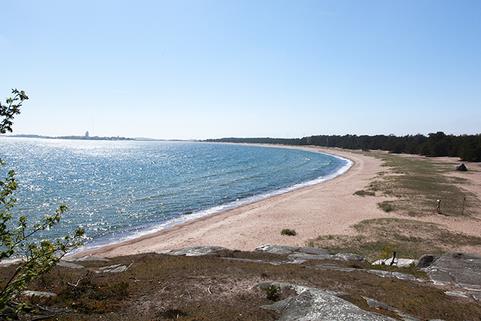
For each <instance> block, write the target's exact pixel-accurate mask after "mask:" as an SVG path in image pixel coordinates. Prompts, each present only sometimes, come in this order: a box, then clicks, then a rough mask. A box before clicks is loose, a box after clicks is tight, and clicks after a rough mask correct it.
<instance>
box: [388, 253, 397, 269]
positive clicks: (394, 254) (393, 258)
mask: <svg viewBox="0 0 481 321" xmlns="http://www.w3.org/2000/svg"><path fill="white" fill-rule="evenodd" d="M395 259H396V252H392V260H391V264H389V265H390V266H393V265H394V260H395Z"/></svg>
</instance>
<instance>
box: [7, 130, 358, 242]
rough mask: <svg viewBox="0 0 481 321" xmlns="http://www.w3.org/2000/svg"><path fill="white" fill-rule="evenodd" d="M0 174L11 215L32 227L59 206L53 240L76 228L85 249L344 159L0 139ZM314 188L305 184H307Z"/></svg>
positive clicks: (204, 147)
mask: <svg viewBox="0 0 481 321" xmlns="http://www.w3.org/2000/svg"><path fill="white" fill-rule="evenodd" d="M0 158H1V159H3V160H5V161H6V162H7V166H6V167H5V168H4V169H2V175H3V176H5V173H6V169H14V170H15V171H16V172H17V179H18V183H19V188H18V192H17V194H16V196H17V198H18V205H17V207H16V209H15V212H16V213H17V214H24V215H27V216H28V217H30V218H32V219H35V218H39V217H41V216H42V215H44V214H46V213H51V212H52V211H53V210H54V209H55V208H56V207H57V206H58V205H59V204H67V205H68V207H69V211H68V213H66V214H65V216H64V218H63V220H62V223H61V225H60V226H59V227H58V228H55V229H52V230H51V231H49V232H48V235H47V236H45V235H42V236H41V237H57V236H61V235H63V234H65V232H67V231H71V230H73V229H74V228H75V227H77V226H82V227H84V228H85V229H86V232H87V235H88V237H89V238H90V240H89V242H88V244H89V245H99V244H104V243H110V242H114V241H119V240H121V239H124V238H128V237H133V236H136V235H139V234H140V233H145V232H147V231H151V230H155V229H159V228H163V227H165V226H168V225H170V224H173V223H178V222H181V221H184V220H187V219H191V218H195V217H199V216H202V215H208V214H211V213H215V212H217V211H220V210H224V209H227V208H233V207H236V206H239V205H242V204H245V203H248V202H252V201H255V200H257V199H261V198H264V197H267V196H269V195H273V194H278V193H281V192H285V191H287V190H289V189H292V188H293V187H299V186H302V185H305V184H311V183H314V182H316V181H315V180H323V179H325V178H328V177H331V176H334V175H336V174H337V173H339V172H341V171H343V170H345V169H346V168H347V167H348V163H349V162H348V161H347V160H345V159H340V158H337V157H333V156H331V155H326V154H321V153H314V152H309V151H304V150H297V149H287V148H272V147H260V146H248V145H234V144H214V143H195V142H158V141H92V140H53V139H27V138H7V137H2V138H0ZM313 180H314V181H313Z"/></svg>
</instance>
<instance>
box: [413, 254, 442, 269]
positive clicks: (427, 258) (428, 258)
mask: <svg viewBox="0 0 481 321" xmlns="http://www.w3.org/2000/svg"><path fill="white" fill-rule="evenodd" d="M437 259H438V256H435V255H431V254H425V255H423V256H421V257H420V258H419V260H418V264H417V265H416V266H417V267H418V268H420V269H423V268H427V267H429V266H430V265H431V264H433V263H434V261H435V260H437Z"/></svg>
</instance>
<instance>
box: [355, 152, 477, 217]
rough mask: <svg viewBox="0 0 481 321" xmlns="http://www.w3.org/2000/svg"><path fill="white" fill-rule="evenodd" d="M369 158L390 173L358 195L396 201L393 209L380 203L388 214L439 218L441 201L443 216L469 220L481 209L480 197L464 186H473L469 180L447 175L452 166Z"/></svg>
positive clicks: (411, 159)
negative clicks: (399, 213) (369, 194)
mask: <svg viewBox="0 0 481 321" xmlns="http://www.w3.org/2000/svg"><path fill="white" fill-rule="evenodd" d="M366 155H368V156H374V157H377V158H380V159H382V160H383V162H384V164H383V166H385V167H386V168H388V169H389V170H388V171H383V172H382V173H380V174H379V175H378V176H377V178H376V179H375V180H374V181H372V182H371V183H370V184H369V186H367V187H366V189H365V191H363V192H360V194H358V193H356V195H360V196H364V195H366V193H374V194H375V193H376V192H378V193H380V194H382V195H384V196H387V197H393V198H396V200H394V201H390V202H389V205H387V204H388V203H386V202H382V203H380V205H379V206H380V207H381V208H382V209H383V210H385V211H386V212H390V211H393V210H396V211H399V212H401V213H407V214H408V215H411V216H422V215H432V214H438V213H437V200H441V214H443V215H447V216H469V215H471V214H473V209H474V208H476V207H477V206H479V205H480V201H479V199H477V197H476V195H474V194H473V193H470V192H468V191H466V190H464V189H462V187H461V186H462V185H463V184H469V181H468V180H467V179H465V178H462V177H454V176H450V175H446V174H448V173H451V172H453V171H454V168H453V165H452V164H448V163H440V162H436V161H435V160H434V159H427V158H419V157H409V156H400V155H393V154H386V153H380V152H370V153H366Z"/></svg>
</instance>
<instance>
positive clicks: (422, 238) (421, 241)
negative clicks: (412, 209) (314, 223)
mask: <svg viewBox="0 0 481 321" xmlns="http://www.w3.org/2000/svg"><path fill="white" fill-rule="evenodd" d="M353 228H354V230H355V231H356V234H355V235H323V236H319V237H318V238H316V239H313V240H310V241H309V242H308V245H309V246H313V247H319V248H324V249H328V250H329V251H331V252H333V253H338V252H352V253H356V254H360V255H362V256H364V257H366V258H368V259H369V260H377V259H380V258H389V257H391V256H392V252H394V251H396V253H397V255H398V257H403V258H412V259H417V258H419V257H420V256H421V255H423V254H426V253H430V254H436V255H440V254H442V253H445V252H447V251H456V250H461V249H463V248H465V247H467V246H474V247H476V246H481V237H479V236H472V235H467V234H464V233H458V232H452V231H449V230H447V229H446V228H444V227H443V226H441V225H439V224H435V223H428V222H420V221H416V220H412V219H408V218H406V219H399V218H380V219H368V220H363V221H361V222H359V223H357V224H355V225H354V226H353Z"/></svg>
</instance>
